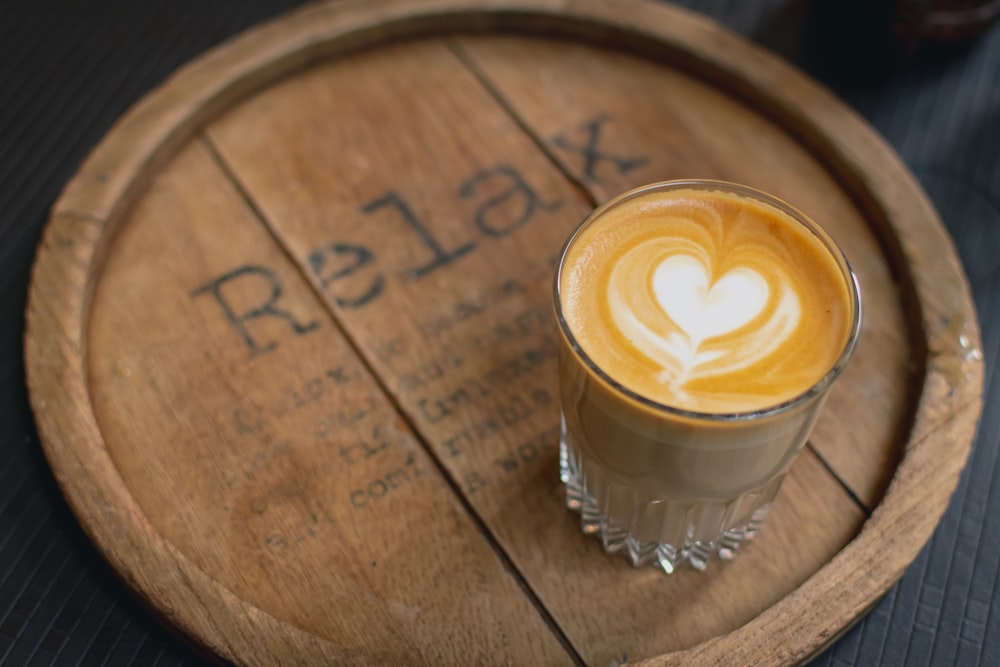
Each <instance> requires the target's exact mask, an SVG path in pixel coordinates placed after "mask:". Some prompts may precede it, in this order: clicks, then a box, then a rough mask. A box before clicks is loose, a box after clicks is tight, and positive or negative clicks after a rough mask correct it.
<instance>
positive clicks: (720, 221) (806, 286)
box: [559, 189, 852, 413]
mask: <svg viewBox="0 0 1000 667" xmlns="http://www.w3.org/2000/svg"><path fill="white" fill-rule="evenodd" d="M847 280H848V278H846V277H845V274H844V272H843V271H842V269H841V267H840V265H839V264H838V261H837V258H836V257H835V256H834V255H833V254H832V252H831V251H830V250H829V249H828V248H827V247H826V245H825V244H824V243H823V242H822V241H821V240H820V239H819V238H818V237H817V236H816V235H815V234H813V233H812V232H811V231H810V230H809V229H807V228H806V227H804V226H803V225H802V224H800V223H799V222H798V221H796V220H795V219H794V218H792V217H791V216H789V215H788V214H787V213H785V212H784V211H781V210H779V209H777V208H775V207H773V206H770V205H769V204H766V203H764V202H760V201H757V200H753V199H750V198H747V197H742V196H740V195H737V194H734V193H730V192H722V191H715V190H702V189H689V190H685V189H681V190H673V191H663V192H650V193H646V194H642V195H639V196H638V197H635V198H633V199H630V200H626V201H624V202H622V203H619V204H618V205H616V206H614V207H611V208H609V209H608V210H606V211H604V212H603V213H601V214H600V215H598V216H596V217H595V218H594V219H592V220H591V221H590V222H589V223H588V224H586V225H584V227H583V228H582V229H581V230H580V232H579V233H578V234H577V235H576V236H575V237H574V239H573V241H572V242H571V245H570V247H569V248H568V249H567V252H566V255H565V258H564V260H563V264H562V269H561V274H560V276H559V281H560V282H559V287H560V299H561V306H562V312H563V317H564V318H565V320H566V323H567V325H568V327H569V329H570V331H572V333H573V335H574V337H575V338H576V339H577V342H578V343H579V344H580V347H581V348H582V349H583V351H584V352H585V353H586V354H587V355H588V356H589V357H590V358H591V359H592V360H593V362H594V363H595V364H596V365H597V366H598V367H599V368H601V369H602V370H603V371H604V372H605V373H606V374H607V375H608V376H610V377H611V378H613V379H614V380H615V381H616V382H618V383H620V384H621V385H623V386H625V387H627V388H629V389H631V390H632V391H634V392H636V393H639V394H641V395H643V396H645V397H647V398H649V399H651V400H653V401H656V402H657V403H661V404H665V405H671V406H674V407H677V408H681V409H685V410H692V411H696V412H710V413H734V412H748V411H754V410H759V409H764V408H767V407H772V406H774V405H777V404H779V403H782V402H784V401H786V400H789V399H791V398H794V397H795V396H797V395H799V394H801V393H802V392H804V391H806V390H808V389H809V388H810V387H811V386H812V385H813V384H815V383H816V382H817V381H818V380H819V379H820V378H821V377H822V376H823V375H825V374H826V373H827V372H828V371H829V370H830V369H831V368H832V367H833V365H834V364H835V363H836V361H837V359H838V358H839V356H840V354H841V352H842V351H843V349H844V345H845V344H846V341H847V339H848V337H849V335H850V326H851V317H852V311H851V307H852V301H851V293H850V286H849V285H848V283H847Z"/></svg>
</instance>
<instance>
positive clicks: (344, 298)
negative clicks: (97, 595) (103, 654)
mask: <svg viewBox="0 0 1000 667" xmlns="http://www.w3.org/2000/svg"><path fill="white" fill-rule="evenodd" d="M470 32H471V33H474V34H469V33H470ZM500 32H502V33H504V35H503V36H500V35H498V34H495V33H500ZM512 32H513V33H519V34H515V35H512V34H510V33H512ZM484 33H485V34H484ZM543 34H544V35H545V36H546V37H545V38H544V39H542V38H540V36H539V35H543ZM418 38H419V39H418ZM366 47H367V48H366ZM675 176H685V177H687V176H711V177H721V178H728V179H731V180H738V181H743V182H746V183H748V184H751V185H756V186H758V187H762V188H764V189H767V190H770V191H772V192H774V193H776V194H778V195H780V196H783V197H785V198H786V199H787V200H789V201H790V202H792V203H793V204H796V205H798V206H799V207H801V208H803V209H804V210H806V211H808V212H809V213H810V214H812V215H813V216H814V217H816V218H817V219H819V220H820V221H821V222H822V223H823V224H824V225H825V226H827V227H829V228H830V229H831V231H832V232H833V233H834V235H835V236H836V237H837V239H838V241H840V242H841V243H842V244H843V245H844V246H845V249H846V250H847V252H848V256H849V258H850V259H851V261H852V262H853V263H854V265H855V268H856V270H857V272H858V274H859V278H860V281H861V284H862V291H863V297H864V299H865V302H866V308H867V316H868V319H867V321H866V324H865V329H864V331H863V338H862V342H861V345H860V346H859V350H858V353H857V356H856V358H855V360H854V362H853V363H852V365H851V366H850V369H849V371H848V372H847V373H846V374H845V376H844V377H843V378H842V380H841V383H840V385H839V386H838V387H837V388H836V389H835V392H834V395H833V396H831V399H830V401H829V403H828V406H827V411H826V415H825V416H824V419H823V421H822V423H821V424H820V425H819V427H818V428H817V431H816V433H815V437H814V439H813V443H812V445H811V447H812V449H811V450H807V451H806V452H805V453H804V454H803V456H801V457H800V458H799V460H798V461H797V462H796V463H795V465H794V466H793V468H792V471H791V474H790V476H789V478H788V481H787V482H786V485H785V488H784V489H783V491H782V493H781V495H780V496H779V500H778V503H777V505H776V507H775V510H774V512H773V514H772V518H771V520H770V522H769V524H768V526H767V527H766V529H765V532H764V533H763V535H762V537H761V539H760V541H759V543H755V544H753V545H751V546H750V547H749V548H748V549H747V550H746V551H745V552H744V553H743V554H741V555H740V557H739V558H738V559H737V560H736V561H735V562H733V563H732V564H730V565H727V566H725V567H723V566H720V565H718V564H716V565H714V566H713V567H712V568H711V572H710V574H709V575H707V576H702V575H699V574H698V573H695V572H691V571H683V572H680V573H678V574H677V575H674V576H673V577H670V578H667V577H664V576H663V575H662V574H660V573H658V572H655V571H634V570H632V569H631V568H629V567H628V566H627V564H626V563H625V562H624V561H623V560H615V559H612V558H609V557H607V556H605V555H604V554H603V553H601V551H600V546H599V544H598V543H597V541H595V540H594V539H592V538H587V537H585V536H583V535H581V534H580V533H579V531H578V529H577V527H576V525H575V517H574V516H573V515H571V514H570V513H569V512H568V511H567V510H565V509H564V507H563V506H562V499H561V489H560V488H559V485H558V481H557V478H556V475H555V470H556V461H555V458H556V454H555V428H554V427H555V425H556V423H557V406H556V405H555V402H554V400H553V397H554V396H555V389H554V385H555V370H554V360H553V356H552V352H553V349H552V338H551V336H552V326H554V324H553V323H552V322H551V319H550V318H551V314H550V308H551V306H550V290H551V271H552V259H553V257H554V256H555V254H556V253H557V251H558V249H559V245H560V244H561V242H562V240H563V238H565V236H566V234H567V233H568V232H569V231H570V230H571V229H572V227H573V226H574V225H575V224H576V223H577V222H578V221H579V219H580V218H581V217H582V216H583V215H584V214H585V213H586V211H587V210H589V207H590V206H591V205H592V204H593V203H594V202H595V201H599V200H601V199H604V198H606V197H607V196H610V195H611V194H614V193H616V192H617V191H619V190H622V189H625V188H627V187H630V186H632V185H634V184H636V183H638V182H643V181H650V180H658V179H662V178H670V177H675ZM942 249H943V250H942ZM28 323H29V330H28V334H27V338H26V366H27V370H28V382H29V388H30V390H31V396H32V405H33V408H34V410H35V414H36V418H37V420H38V423H39V430H40V433H41V435H42V439H43V442H44V445H45V449H46V455H47V456H48V457H49V460H50V462H51V463H52V467H53V470H54V473H55V475H56V477H57V479H58V480H59V483H60V485H61V486H62V488H63V489H64V492H65V493H66V495H67V499H68V500H69V502H70V504H71V506H72V507H73V509H74V512H75V513H76V514H77V516H78V517H79V518H80V521H81V523H82V525H83V526H84V528H85V530H87V532H88V534H89V535H90V536H91V539H93V540H94V542H95V543H96V544H97V545H99V547H100V548H101V550H102V552H103V553H104V554H105V556H106V558H108V560H109V561H110V563H111V565H112V567H114V569H115V570H116V571H117V572H119V573H120V575H121V576H122V577H123V579H124V580H125V581H126V582H127V583H128V584H129V586H131V587H132V588H133V589H134V590H136V591H137V593H138V594H139V595H140V596H142V597H143V598H144V599H145V600H146V601H147V602H148V603H149V604H150V605H151V606H153V607H154V608H155V609H156V610H157V611H158V612H159V613H160V614H161V615H162V616H163V618H164V620H165V622H167V623H169V624H171V625H172V626H174V627H176V628H177V629H179V630H180V631H181V632H184V633H186V634H188V635H189V636H191V637H192V638H193V639H194V640H195V641H198V642H200V643H202V644H204V645H205V646H206V647H208V648H209V649H210V650H211V651H214V652H215V653H217V654H219V655H220V656H223V657H224V658H226V659H228V660H233V661H237V662H241V663H248V664H273V663H275V662H283V663H284V662H290V663H295V664H315V663H317V662H331V661H333V662H352V663H353V662H357V663H365V662H412V663H420V664H440V663H442V662H471V663H476V664H478V663H480V662H496V663H508V664H509V663H518V664H524V663H529V664H534V663H538V662H544V663H550V662H557V661H574V660H575V661H584V662H593V663H596V664H604V663H615V662H622V661H631V660H644V659H646V660H650V661H651V662H652V664H668V663H669V664H683V663H686V662H690V661H692V660H698V661H701V662H707V663H720V662H731V661H733V660H736V661H737V662H759V663H761V664H788V663H795V662H800V661H802V660H804V659H806V658H807V657H808V656H809V655H811V654H812V653H814V652H815V651H817V650H818V649H819V648H821V647H822V646H823V645H825V643H827V642H828V641H830V639H831V638H832V637H834V636H836V635H837V634H838V633H839V632H841V631H842V630H843V629H844V628H845V627H847V626H848V625H849V624H850V623H852V622H853V621H855V620H856V619H857V618H858V616H859V615H860V614H862V613H863V612H864V610H865V609H867V608H868V607H869V606H870V604H871V603H872V602H873V601H874V600H875V599H877V598H878V597H879V596H880V595H881V594H883V593H884V592H885V590H886V589H887V588H888V586H889V585H890V584H891V583H892V582H893V581H895V579H896V578H898V576H899V575H900V574H901V572H902V570H903V568H905V566H906V565H907V564H908V563H909V562H910V561H911V560H912V558H913V557H915V555H916V553H917V551H918V550H919V548H920V546H921V545H922V544H923V543H924V541H925V540H926V539H927V537H928V536H929V535H930V532H931V530H933V527H934V525H935V524H936V522H937V520H938V518H939V516H940V513H941V512H942V511H943V509H944V506H945V505H946V503H947V500H948V497H949V496H950V493H951V491H952V489H953V488H954V485H955V483H956V481H957V478H958V474H959V471H960V470H961V467H962V465H963V463H964V461H965V458H966V455H967V453H968V447H969V443H970V441H971V436H972V431H973V429H974V426H975V422H976V419H977V417H978V414H979V409H980V405H979V395H980V393H981V381H982V380H981V373H982V360H981V353H980V352H979V339H978V329H977V326H976V321H975V315H974V310H973V308H972V306H971V303H970V301H969V298H968V289H967V286H966V283H965V279H964V276H963V275H962V273H961V270H960V268H959V265H958V262H957V259H956V258H955V255H954V252H953V251H952V250H951V247H950V242H949V241H948V239H947V235H946V234H945V233H944V231H943V229H942V227H941V225H940V222H939V221H938V220H937V218H936V215H935V214H934V211H933V209H932V208H931V206H930V205H929V203H928V202H927V199H926V197H925V196H924V195H923V193H922V192H921V191H920V189H919V187H918V186H917V185H916V183H915V181H914V180H913V178H912V177H911V176H910V175H909V174H908V172H907V171H906V170H905V168H904V167H903V166H902V164H901V163H900V162H899V160H898V158H897V157H896V156H895V155H893V154H892V152H891V150H890V149H888V148H887V147H886V145H885V144H884V142H882V141H881V140H880V139H879V138H878V137H877V136H876V135H875V134H874V132H873V131H872V130H871V129H870V128H868V127H867V126H865V125H864V124H863V123H862V122H861V121H860V120H858V119H857V118H856V117H855V116H854V115H853V114H852V113H851V112H850V111H849V110H847V109H846V108H844V106H843V105H842V104H840V103H839V102H837V101H836V100H835V99H834V98H832V96H830V95H829V93H827V92H826V91H824V90H822V89H821V88H820V87H818V86H816V85H815V84H814V83H812V82H810V81H809V80H808V79H806V78H805V77H803V76H801V75H800V74H798V73H796V72H794V71H793V70H791V69H790V68H789V67H787V66H786V65H784V64H782V63H781V62H780V61H778V60H776V59H775V58H773V57H771V56H768V55H767V54H765V53H763V52H762V51H760V50H759V49H756V48H754V47H752V46H750V45H748V44H746V43H745V42H743V41H741V40H739V39H738V38H736V37H734V36H732V35H729V34H728V33H726V32H724V31H723V30H721V29H719V28H718V27H716V26H714V25H713V24H711V23H710V22H707V21H705V20H703V19H699V18H697V17H694V16H692V15H689V14H687V13H685V12H683V11H680V10H677V9H674V8H671V7H669V6H665V5H663V4H660V3H646V2H637V1H636V2H628V3H611V2H605V1H601V0H586V1H581V2H556V1H549V2H543V1H534V2H530V1H527V2H522V3H505V4H504V5H503V6H498V7H493V6H489V5H478V4H475V3H467V2H463V1H460V0H426V1H422V2H417V3H403V2H395V1H392V0H383V1H380V2H375V3H367V4H366V3H353V2H346V3H335V4H329V5H326V4H324V5H317V6H312V7H308V8H306V9H304V10H301V11H299V12H296V13H294V14H292V15H290V16H289V17H288V18H286V19H283V20H281V21H278V22H276V23H274V24H271V25H267V26H263V27H261V28H259V29H257V30H255V31H252V32H251V33H249V34H247V35H246V36H244V37H241V38H239V39H237V40H236V41H234V42H233V43H232V44H230V45H227V46H225V47H223V48H222V49H219V50H217V51H216V52H213V53H211V54H209V55H207V56H206V57H205V58H203V59H202V60H200V61H199V62H197V63H195V64H193V65H192V66H190V67H188V68H186V69H185V70H184V71H182V72H181V73H179V74H178V75H177V76H176V77H175V78H174V79H172V80H171V81H170V82H168V83H167V84H166V85H165V86H164V87H163V89H162V90H160V91H158V92H156V93H154V94H153V95H151V96H150V97H149V98H147V99H146V100H144V101H143V102H141V103H140V104H139V105H138V106H137V107H136V109H134V110H133V111H132V112H130V113H129V114H128V115H127V116H126V117H125V118H124V119H123V120H122V121H121V123H120V124H119V125H118V126H117V127H116V129H115V130H113V131H112V132H111V133H110V134H109V135H108V137H107V138H106V140H105V141H104V142H103V143H102V144H101V146H99V147H98V149H97V150H96V151H95V153H94V154H93V155H92V156H91V158H89V159H88V161H87V162H86V164H85V165H84V166H83V167H82V168H81V170H80V173H79V175H78V176H77V177H76V178H75V179H74V180H73V182H72V183H71V184H70V186H68V188H67V190H66V192H65V193H64V195H63V197H62V198H61V199H60V201H59V202H58V203H57V205H56V207H55V209H54V212H53V218H52V221H51V223H50V225H49V227H48V229H47V232H46V237H45V240H44V242H43V247H42V249H41V251H40V253H39V258H38V261H37V263H36V267H35V275H34V279H33V287H32V294H31V301H30V305H29V311H28ZM857 500H860V501H861V504H860V505H859V504H858V502H857ZM869 511H870V516H869Z"/></svg>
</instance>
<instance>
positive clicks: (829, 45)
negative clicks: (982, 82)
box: [808, 0, 1000, 82]
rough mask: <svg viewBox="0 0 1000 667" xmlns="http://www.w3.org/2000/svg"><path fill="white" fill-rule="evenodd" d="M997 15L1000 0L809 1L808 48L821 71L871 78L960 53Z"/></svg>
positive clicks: (850, 77)
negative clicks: (917, 61) (924, 57)
mask: <svg viewBox="0 0 1000 667" xmlns="http://www.w3.org/2000/svg"><path fill="white" fill-rule="evenodd" d="M998 16H1000V0H875V1H874V2H872V0H813V2H812V4H811V6H810V10H809V30H808V33H809V35H810V36H811V40H810V45H809V50H810V52H811V54H810V55H811V57H812V59H813V60H815V62H816V64H817V66H818V67H819V68H820V69H821V70H822V71H823V73H824V74H827V75H830V76H833V77H836V78H838V79H843V80H848V81H853V82H859V81H870V80H873V79H878V78H882V77H885V76H887V75H889V74H891V73H892V72H893V71H895V70H898V69H899V68H900V67H902V66H904V65H906V64H907V63H909V62H911V61H913V60H914V59H915V58H916V57H917V56H918V54H920V55H923V53H924V52H927V53H930V54H932V55H931V56H930V57H932V58H938V57H946V56H947V55H949V54H953V53H956V52H960V51H961V50H962V47H963V45H964V44H966V43H968V42H969V41H971V40H973V39H975V38H976V37H977V36H978V35H979V34H981V33H982V32H984V31H985V30H986V29H987V28H988V27H989V26H990V24H992V23H993V21H994V20H996V19H997V17H998Z"/></svg>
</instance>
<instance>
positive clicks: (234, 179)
mask: <svg viewBox="0 0 1000 667" xmlns="http://www.w3.org/2000/svg"><path fill="white" fill-rule="evenodd" d="M195 140H198V141H201V142H202V144H203V145H204V146H205V149H206V150H207V151H208V153H209V155H210V156H211V158H212V160H213V162H215V164H216V166H217V167H218V168H219V170H220V171H221V172H222V174H223V175H224V176H225V178H226V179H227V180H228V181H229V182H230V183H231V184H232V186H233V188H234V189H235V190H236V192H237V193H238V195H239V197H240V199H242V200H243V203H244V204H246V206H247V208H248V209H249V210H250V212H251V213H252V214H253V216H254V218H256V220H257V221H258V222H259V223H260V224H261V226H262V227H263V228H264V230H265V232H266V233H267V234H268V235H269V236H270V237H271V239H272V240H273V241H274V242H275V244H276V245H277V246H278V248H279V249H280V250H281V253H282V254H283V255H284V256H285V258H286V259H287V260H288V261H289V262H290V263H291V265H292V266H293V267H295V269H296V271H297V272H298V273H299V274H300V275H301V276H302V278H303V280H304V281H305V283H306V284H307V285H308V287H309V290H310V291H311V292H312V294H313V296H314V297H315V298H316V300H317V301H318V302H319V304H320V306H321V308H322V310H323V311H324V312H325V313H326V314H327V315H328V316H329V318H330V321H331V322H332V324H333V326H334V327H335V328H336V330H337V332H338V333H339V334H340V336H341V337H342V338H343V339H344V341H345V342H346V343H347V345H348V347H349V348H350V350H351V351H352V352H353V353H354V355H355V356H356V357H357V358H358V360H359V361H360V362H361V364H362V365H363V366H364V368H365V370H366V371H367V372H368V374H369V375H370V376H371V377H372V379H373V380H374V381H375V383H376V385H377V386H378V388H379V391H381V392H382V394H383V396H385V398H386V400H387V401H389V404H390V405H391V406H392V407H393V409H394V410H395V412H396V414H398V415H399V416H400V418H401V419H402V420H403V421H404V422H405V423H406V426H407V428H408V429H409V430H410V431H411V432H412V433H413V435H414V437H415V438H416V440H417V442H418V443H419V444H420V447H421V448H422V449H423V450H424V452H425V453H426V454H427V455H428V457H429V458H430V460H431V462H432V463H433V465H434V467H435V468H436V469H437V471H438V473H439V474H440V475H441V477H442V478H443V479H444V480H445V482H446V483H447V484H448V487H449V488H450V489H451V491H452V493H453V494H454V495H455V496H456V497H457V499H458V501H459V503H460V504H461V506H462V508H463V509H464V510H465V512H466V514H468V515H469V517H470V518H471V519H472V521H473V523H474V525H475V526H476V528H477V529H478V530H479V532H480V533H481V534H482V535H483V537H484V538H485V539H486V541H487V543H488V544H489V545H490V547H491V548H492V549H493V552H494V553H495V554H496V555H497V557H498V558H499V559H500V562H501V563H502V564H503V567H504V568H505V569H506V570H507V572H509V573H510V575H511V577H512V578H513V579H514V581H515V582H517V584H518V586H519V587H520V588H521V590H522V591H523V592H524V594H525V595H526V596H527V598H528V599H529V600H530V601H531V603H532V605H533V606H534V607H535V609H536V610H537V611H538V613H539V615H540V616H541V617H542V620H543V621H544V622H545V624H546V625H547V626H548V627H549V629H550V630H551V631H552V633H553V634H554V635H555V636H556V639H557V640H558V641H559V643H560V645H561V646H562V647H563V649H564V650H565V651H566V652H567V654H568V655H569V656H570V658H571V659H572V660H573V662H574V663H575V664H576V665H579V666H581V667H582V666H583V665H585V664H586V661H585V660H584V659H583V657H582V656H581V655H580V653H579V652H578V651H577V650H576V647H574V646H573V644H572V643H571V642H570V640H569V638H568V636H567V635H566V633H565V632H564V631H563V629H562V628H561V627H560V626H559V624H558V623H557V622H556V620H555V618H554V617H553V616H552V614H551V613H549V610H548V608H546V606H545V605H544V604H543V603H542V600H541V598H540V597H539V596H538V594H537V593H536V592H535V590H534V589H533V588H532V586H531V584H530V583H529V582H528V579H527V577H525V576H524V574H523V573H522V572H521V571H520V570H519V569H518V567H517V565H516V564H515V563H514V561H513V559H512V558H511V557H510V555H509V554H508V553H507V551H506V550H505V549H504V548H503V546H502V545H501V544H500V542H499V541H498V540H497V538H496V537H495V536H494V535H493V533H492V531H491V530H490V529H489V526H487V524H486V522H485V521H484V520H483V518H482V516H480V514H479V512H477V511H476V509H475V507H474V506H473V505H472V503H471V501H470V500H469V499H468V498H467V497H466V495H465V494H464V493H462V489H461V485H460V484H459V483H458V481H457V480H456V479H455V478H454V477H453V476H452V474H451V472H450V471H449V470H448V468H447V467H446V466H445V465H444V463H442V461H441V459H440V458H439V457H438V456H437V454H436V453H435V451H434V448H433V447H432V446H431V444H430V442H428V439H427V436H425V435H424V433H423V432H422V431H421V430H420V428H418V426H417V424H416V422H415V421H414V420H413V419H412V417H411V416H410V415H409V414H408V412H407V411H406V410H405V409H404V408H403V406H402V405H401V404H400V402H399V400H398V398H397V397H396V396H395V395H394V394H393V393H392V391H391V390H390V389H389V387H388V386H386V384H385V381H384V379H383V378H382V376H381V375H379V374H378V373H377V372H376V370H375V368H374V367H373V366H372V364H371V361H370V360H369V359H368V357H367V356H366V355H365V354H364V352H363V351H362V350H361V347H360V346H359V345H358V343H357V341H356V340H355V339H354V337H353V336H351V335H350V334H349V333H348V331H347V329H346V327H344V325H343V323H342V322H341V321H340V318H339V317H338V315H337V313H336V311H335V310H334V308H333V307H332V306H331V305H330V303H329V302H328V301H327V299H326V298H325V297H324V295H323V294H322V293H321V292H320V291H319V288H318V287H317V286H316V284H315V283H314V282H313V281H312V280H310V279H309V276H308V275H306V274H305V271H304V269H303V267H302V266H301V264H300V262H299V261H298V259H297V258H296V257H295V255H294V254H293V253H292V251H291V250H290V249H289V247H288V246H287V244H286V243H285V242H284V239H283V238H282V237H281V235H280V234H279V233H278V232H277V231H276V229H275V227H274V225H273V224H272V222H271V221H270V220H269V219H268V218H267V216H266V215H265V214H264V211H263V210H261V208H260V207H259V206H258V205H257V203H256V202H255V201H254V199H253V197H252V195H251V194H250V192H249V191H248V190H247V189H246V188H245V187H244V185H243V183H242V181H240V180H239V177H238V176H237V175H236V173H235V171H234V170H233V169H232V168H231V167H230V165H229V164H228V163H227V162H226V160H225V158H224V157H223V156H222V154H221V153H220V152H219V150H218V149H217V147H216V146H215V144H213V143H212V140H211V139H210V138H209V137H208V135H207V134H205V132H204V131H202V132H200V133H199V134H198V136H197V137H196V138H195Z"/></svg>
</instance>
